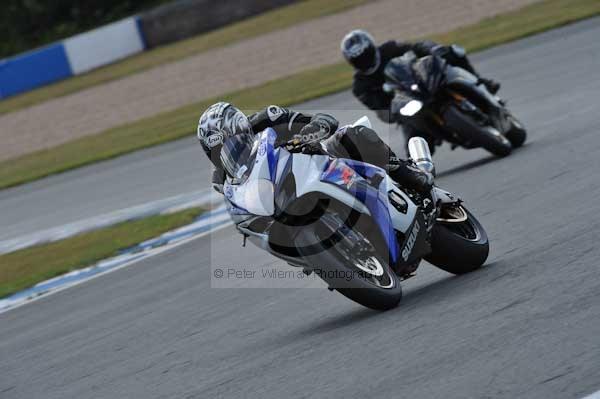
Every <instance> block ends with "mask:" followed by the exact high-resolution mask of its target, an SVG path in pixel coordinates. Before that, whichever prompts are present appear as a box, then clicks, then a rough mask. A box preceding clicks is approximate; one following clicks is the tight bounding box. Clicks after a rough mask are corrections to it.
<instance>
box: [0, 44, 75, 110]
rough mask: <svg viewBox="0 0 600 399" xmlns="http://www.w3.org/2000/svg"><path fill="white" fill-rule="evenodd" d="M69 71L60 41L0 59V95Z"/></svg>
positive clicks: (27, 88)
mask: <svg viewBox="0 0 600 399" xmlns="http://www.w3.org/2000/svg"><path fill="white" fill-rule="evenodd" d="M71 75H72V72H71V66H70V64H69V60H68V59H67V54H66V52H65V48H64V46H63V45H62V43H56V44H52V45H50V46H48V47H43V48H41V49H38V50H33V51H30V52H28V53H24V54H21V55H18V56H16V57H13V58H8V59H6V60H0V98H4V97H8V96H12V95H14V94H18V93H22V92H24V91H28V90H31V89H34V88H36V87H39V86H43V85H46V84H49V83H52V82H55V81H57V80H61V79H64V78H67V77H69V76H71Z"/></svg>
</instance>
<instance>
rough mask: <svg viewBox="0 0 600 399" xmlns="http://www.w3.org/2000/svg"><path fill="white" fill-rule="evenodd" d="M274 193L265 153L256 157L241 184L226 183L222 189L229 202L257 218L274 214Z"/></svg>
mask: <svg viewBox="0 0 600 399" xmlns="http://www.w3.org/2000/svg"><path fill="white" fill-rule="evenodd" d="M274 191H275V190H274V186H273V183H272V182H271V180H270V172H269V163H268V161H267V156H266V154H265V153H262V154H258V155H257V156H256V160H255V163H254V166H253V167H252V171H251V172H250V176H248V179H247V180H246V181H245V182H244V183H243V184H230V182H226V183H225V187H224V193H225V196H226V197H227V199H228V200H229V201H231V202H232V203H233V204H234V205H236V206H238V207H239V208H243V209H246V210H247V211H248V212H250V213H252V214H254V215H259V216H271V215H273V213H274V212H275V194H274Z"/></svg>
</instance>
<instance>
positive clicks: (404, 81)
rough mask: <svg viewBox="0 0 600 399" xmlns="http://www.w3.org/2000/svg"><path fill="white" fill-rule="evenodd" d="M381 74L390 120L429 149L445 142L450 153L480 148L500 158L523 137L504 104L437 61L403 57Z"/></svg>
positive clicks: (472, 78)
mask: <svg viewBox="0 0 600 399" xmlns="http://www.w3.org/2000/svg"><path fill="white" fill-rule="evenodd" d="M384 73H385V77H386V83H385V84H384V90H386V91H387V92H389V93H392V94H393V95H394V99H393V101H392V105H391V109H390V112H391V114H392V116H393V117H395V118H396V120H398V121H399V122H400V123H402V124H407V125H408V126H410V127H412V128H413V129H414V130H416V131H417V132H419V135H420V136H423V137H426V138H428V141H429V142H430V146H431V144H434V143H435V144H441V142H443V141H447V142H449V143H450V144H451V145H452V149H454V148H456V147H458V146H460V147H464V148H477V147H482V148H484V149H486V150H487V151H489V152H491V153H492V154H494V155H497V156H501V157H503V156H506V155H508V154H510V152H511V151H512V149H513V148H516V147H519V146H521V145H522V144H523V143H524V142H525V139H526V138H527V133H526V131H525V128H524V127H523V125H522V124H521V122H519V120H518V119H517V118H515V117H514V116H513V115H512V114H511V113H510V111H509V110H508V109H507V108H506V106H505V103H504V101H503V100H501V99H500V98H498V97H496V96H494V95H492V94H491V93H490V92H489V91H488V90H487V89H486V87H485V86H484V85H483V84H482V83H481V82H480V80H479V79H478V78H477V77H476V76H475V75H473V74H471V73H470V72H468V71H466V70H464V69H462V68H459V67H455V66H452V65H449V64H448V63H447V62H446V61H445V60H444V59H443V58H441V57H439V56H436V55H429V56H426V57H422V58H417V57H416V56H415V55H414V54H413V53H412V52H411V53H407V54H405V55H403V56H401V57H397V58H394V59H393V60H391V61H390V62H389V63H388V65H387V66H386V68H385V71H384ZM432 150H433V148H432Z"/></svg>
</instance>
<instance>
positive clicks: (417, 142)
mask: <svg viewBox="0 0 600 399" xmlns="http://www.w3.org/2000/svg"><path fill="white" fill-rule="evenodd" d="M408 153H409V155H410V157H411V158H412V160H413V161H415V163H416V164H417V167H418V168H419V169H421V170H423V171H425V172H429V173H431V174H432V175H433V176H435V165H434V163H433V159H432V158H431V151H429V145H428V144H427V141H426V140H425V139H424V138H423V137H418V136H417V137H411V138H410V140H408Z"/></svg>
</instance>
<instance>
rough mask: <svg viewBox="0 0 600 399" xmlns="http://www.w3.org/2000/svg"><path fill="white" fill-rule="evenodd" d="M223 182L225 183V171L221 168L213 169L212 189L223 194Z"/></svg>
mask: <svg viewBox="0 0 600 399" xmlns="http://www.w3.org/2000/svg"><path fill="white" fill-rule="evenodd" d="M223 182H225V171H224V170H223V169H221V168H215V169H214V170H213V173H212V186H213V189H215V191H217V192H218V193H221V194H223Z"/></svg>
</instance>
